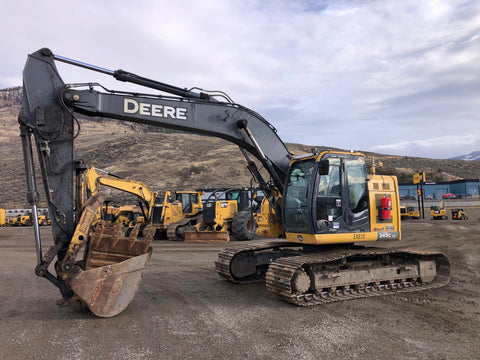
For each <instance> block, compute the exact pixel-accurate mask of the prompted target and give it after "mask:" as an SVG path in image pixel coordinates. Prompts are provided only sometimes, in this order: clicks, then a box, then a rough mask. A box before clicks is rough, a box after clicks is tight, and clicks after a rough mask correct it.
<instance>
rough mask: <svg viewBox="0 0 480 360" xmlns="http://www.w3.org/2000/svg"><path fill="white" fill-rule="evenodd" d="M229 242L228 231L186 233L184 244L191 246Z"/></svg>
mask: <svg viewBox="0 0 480 360" xmlns="http://www.w3.org/2000/svg"><path fill="white" fill-rule="evenodd" d="M229 241H230V236H229V235H228V231H209V230H206V231H186V232H185V242H186V243H192V244H226V243H228V242H229Z"/></svg>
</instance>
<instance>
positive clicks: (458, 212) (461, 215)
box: [452, 209, 468, 220]
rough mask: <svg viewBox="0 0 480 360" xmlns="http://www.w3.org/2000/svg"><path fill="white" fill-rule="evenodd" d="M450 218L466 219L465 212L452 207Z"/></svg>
mask: <svg viewBox="0 0 480 360" xmlns="http://www.w3.org/2000/svg"><path fill="white" fill-rule="evenodd" d="M452 220H468V216H467V213H466V212H465V211H463V209H452Z"/></svg>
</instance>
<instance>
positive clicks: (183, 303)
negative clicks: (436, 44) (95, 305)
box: [0, 210, 480, 359]
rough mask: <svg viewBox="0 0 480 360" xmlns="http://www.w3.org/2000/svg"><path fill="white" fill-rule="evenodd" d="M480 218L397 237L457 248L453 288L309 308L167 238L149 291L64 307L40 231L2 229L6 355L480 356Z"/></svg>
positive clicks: (414, 227)
mask: <svg viewBox="0 0 480 360" xmlns="http://www.w3.org/2000/svg"><path fill="white" fill-rule="evenodd" d="M469 216H470V220H468V221H463V222H462V221H457V222H454V221H452V220H445V221H430V220H425V221H413V220H412V221H408V222H404V223H403V227H402V228H403V241H402V242H401V243H395V244H392V243H390V244H387V245H388V246H396V247H398V246H403V247H415V248H421V249H436V250H440V251H443V252H445V253H446V254H447V255H448V256H449V258H450V259H451V261H452V263H453V269H452V279H451V282H450V283H449V284H448V285H447V286H446V287H444V288H442V289H436V290H429V291H424V292H416V293H412V294H408V295H397V296H387V297H381V298H370V299H363V300H355V301H345V302H339V303H333V304H328V305H322V306H318V307H314V308H299V307H295V306H293V305H290V304H287V303H284V302H282V301H280V300H278V299H276V298H274V297H272V296H270V294H269V293H268V292H267V290H266V289H265V288H264V286H263V285H262V284H253V285H243V286H240V285H233V284H230V283H228V282H227V281H224V280H221V279H220V278H219V277H218V276H217V274H216V273H215V271H214V265H213V262H214V260H215V258H216V253H217V251H218V250H219V249H221V248H222V246H221V245H193V244H183V243H172V242H155V243H154V245H153V247H154V253H153V257H152V261H151V263H150V265H149V267H148V269H147V271H146V274H145V278H144V281H143V283H142V285H141V287H140V291H139V292H138V294H137V296H136V297H135V299H134V301H133V302H132V303H131V304H130V306H129V308H128V309H127V310H126V311H124V312H123V313H121V314H120V315H119V316H117V317H114V318H110V319H100V318H95V317H94V316H93V315H91V314H90V313H87V312H83V313H81V312H76V311H74V310H73V309H71V308H65V307H59V306H57V305H56V301H57V300H58V299H59V298H60V294H59V292H58V291H57V290H56V289H55V288H54V286H53V285H50V283H48V282H47V281H46V280H45V279H42V278H38V277H36V276H35V275H34V273H33V268H34V264H35V262H36V256H35V251H34V242H33V234H32V233H33V231H32V229H31V228H0V284H1V289H2V290H1V293H0V349H1V352H0V359H227V358H228V359H320V358H321V359H474V358H478V356H479V355H478V354H479V353H480V342H479V341H478V334H479V332H480V271H479V268H480V237H479V233H480V221H479V217H480V210H476V211H472V210H470V211H469ZM42 234H43V239H44V240H47V243H48V244H50V242H49V241H48V240H49V237H50V229H49V228H42ZM46 245H47V244H45V248H46Z"/></svg>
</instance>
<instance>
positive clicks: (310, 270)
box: [215, 241, 450, 306]
mask: <svg viewBox="0 0 480 360" xmlns="http://www.w3.org/2000/svg"><path fill="white" fill-rule="evenodd" d="M215 267H216V270H217V272H218V273H219V274H220V275H221V276H223V277H225V278H226V279H228V280H229V281H232V282H234V283H239V284H242V283H249V282H257V281H265V282H266V286H267V289H268V290H269V291H271V292H272V293H274V294H276V295H277V296H279V297H280V298H281V299H283V300H285V301H287V302H290V303H293V304H295V305H298V306H312V305H318V304H323V303H329V302H335V301H341V300H349V299H356V298H366V297H371V296H382V295H388V294H396V293H401V292H410V291H417V290H424V289H431V288H437V287H441V286H444V285H446V284H447V283H448V281H449V279H450V262H449V261H448V259H447V257H446V256H445V255H444V254H442V253H439V252H431V251H420V250H411V249H386V248H376V247H364V246H358V245H349V246H342V247H321V246H316V247H313V246H309V247H302V246H299V244H294V243H289V242H287V241H259V242H254V243H250V244H247V245H243V244H242V245H238V246H233V247H229V248H226V249H224V250H223V251H221V252H220V253H219V255H218V259H217V261H216V262H215Z"/></svg>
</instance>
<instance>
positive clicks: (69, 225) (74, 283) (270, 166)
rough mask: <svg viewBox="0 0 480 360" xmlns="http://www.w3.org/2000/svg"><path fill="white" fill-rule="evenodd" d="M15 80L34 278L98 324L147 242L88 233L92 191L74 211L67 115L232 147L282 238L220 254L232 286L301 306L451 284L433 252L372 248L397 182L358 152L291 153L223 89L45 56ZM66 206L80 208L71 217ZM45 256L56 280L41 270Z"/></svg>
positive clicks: (116, 306)
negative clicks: (80, 74) (68, 68)
mask: <svg viewBox="0 0 480 360" xmlns="http://www.w3.org/2000/svg"><path fill="white" fill-rule="evenodd" d="M56 61H59V62H63V63H67V64H70V65H73V66H78V67H82V68H85V69H88V70H91V71H95V72H100V73H102V74H106V75H109V76H113V77H114V78H116V79H117V80H119V81H123V82H129V83H133V84H137V85H141V86H144V87H147V88H150V89H154V90H155V91H158V92H160V93H154V94H139V93H128V92H118V91H111V90H107V89H106V88H105V87H103V86H99V85H98V84H96V83H92V82H90V83H82V84H65V83H64V82H63V80H62V79H61V77H60V75H59V73H58V71H57V68H56V65H55V62H56ZM23 81H24V86H23V103H22V110H21V112H20V114H19V117H18V120H19V123H20V132H21V133H20V135H21V138H22V147H23V154H24V162H25V168H26V180H27V185H28V201H29V203H30V205H31V207H32V209H33V210H32V213H33V214H34V216H35V215H36V213H37V212H36V207H37V203H38V191H37V185H36V177H35V167H34V158H33V145H32V143H33V142H32V136H33V137H34V139H35V143H36V147H37V154H38V160H39V163H40V169H41V171H42V182H43V185H44V188H45V194H46V198H47V203H48V207H49V213H50V216H51V219H52V232H53V239H54V246H52V247H51V248H50V249H49V250H48V251H47V252H46V253H45V254H43V253H42V241H41V238H40V233H39V231H38V227H37V226H34V233H35V243H36V246H37V266H36V269H35V271H36V274H37V275H39V276H43V277H45V278H46V279H47V280H49V281H50V282H51V283H52V284H54V285H55V286H57V287H58V288H59V290H60V292H61V294H62V296H63V297H64V298H65V299H66V300H68V301H70V300H72V299H74V300H75V301H80V302H81V303H82V304H84V305H86V306H87V307H88V308H89V309H90V310H91V311H92V312H93V313H94V314H96V315H98V316H103V317H108V316H114V315H116V314H118V313H120V312H121V311H123V310H124V309H125V308H126V307H127V306H128V304H129V302H130V301H131V300H132V299H133V296H134V295H135V293H136V291H137V290H138V286H139V283H140V281H141V278H142V274H143V271H144V269H145V267H146V265H147V263H148V261H149V259H150V256H151V248H150V241H151V239H152V238H153V233H152V232H151V231H149V230H148V229H146V230H144V231H143V235H144V238H139V237H138V236H137V235H138V233H137V232H136V231H133V232H132V233H131V234H130V235H129V236H125V234H122V229H116V228H113V229H106V228H105V229H102V228H101V227H98V226H97V227H96V228H95V229H94V230H92V228H91V226H90V225H91V222H92V221H93V218H94V215H95V212H96V210H97V208H98V207H99V206H101V204H102V203H103V200H104V198H105V194H102V190H101V191H99V192H98V193H97V194H96V195H94V196H92V197H91V198H90V199H88V200H87V201H86V202H85V203H83V202H82V199H81V197H80V196H75V194H76V191H75V189H76V188H77V187H76V186H75V184H77V183H78V182H79V181H78V179H79V177H81V176H80V175H81V173H82V169H81V166H79V161H78V160H77V156H76V154H75V150H74V146H73V142H74V139H75V138H76V135H77V133H78V131H79V130H80V129H79V126H78V120H77V117H76V116H77V114H81V115H83V116H85V117H87V118H90V117H104V118H111V119H118V120H124V121H128V122H137V123H142V124H147V125H151V126H157V127H165V128H170V129H177V130H182V131H187V132H192V133H196V134H203V135H208V136H215V137H220V138H222V139H225V140H227V141H230V142H232V143H234V144H236V145H238V146H239V148H240V151H241V153H242V154H243V155H244V157H245V159H246V162H247V168H248V169H249V171H250V172H251V174H252V176H253V177H254V179H255V181H256V183H257V184H258V186H259V187H260V188H261V190H262V191H263V193H264V194H265V196H266V197H267V199H268V201H269V202H270V205H269V206H271V207H272V209H273V210H274V214H275V215H276V216H277V217H278V219H279V220H280V222H281V225H282V227H283V231H284V234H285V239H272V240H261V241H250V242H241V243H240V244H236V245H231V246H229V247H227V248H225V249H224V250H222V251H221V252H220V253H219V254H218V257H217V260H216V261H215V268H216V271H217V272H218V274H219V275H220V276H221V277H223V278H225V279H227V280H229V281H231V282H234V283H249V282H254V281H265V282H266V286H267V289H268V290H269V291H271V292H272V293H273V294H275V295H277V296H278V297H280V298H281V299H283V300H285V301H288V302H291V303H293V304H296V305H300V306H310V305H317V304H322V303H327V302H333V301H339V300H346V299H356V298H365V297H370V296H378V295H386V294H396V293H403V292H411V291H414V290H425V289H431V288H436V287H440V286H444V285H445V284H447V283H448V281H449V279H450V262H449V260H448V258H447V257H446V256H445V255H444V254H442V253H439V252H435V251H424V250H410V249H402V248H395V247H393V248H392V247H388V248H382V247H381V245H380V244H381V243H382V241H397V240H400V238H401V228H400V210H399V209H400V202H399V193H398V183H397V179H396V177H393V176H386V175H372V174H367V166H366V163H365V157H364V155H363V154H361V153H359V152H344V151H331V150H318V149H312V151H311V153H309V154H305V155H301V156H294V155H293V154H291V153H290V152H289V151H288V149H287V148H286V146H285V144H284V143H283V142H282V141H281V139H280V138H279V136H278V134H277V131H276V129H275V128H274V127H273V126H272V125H271V124H270V123H269V122H267V121H266V120H265V119H264V118H263V117H262V116H261V115H259V114H258V113H256V112H255V111H253V110H251V109H248V108H246V107H244V106H242V105H240V104H237V103H235V102H233V101H232V100H231V98H230V97H229V96H228V95H226V94H225V93H223V92H207V91H203V90H199V89H198V88H192V89H186V88H181V87H176V86H173V85H169V84H165V83H162V82H159V81H155V80H152V79H148V78H145V77H141V76H138V75H136V74H133V73H130V72H127V71H124V70H115V71H114V70H109V69H106V68H104V67H98V66H95V65H90V64H87V63H85V62H80V61H77V60H73V59H69V58H66V57H63V56H60V55H56V54H54V53H53V52H52V51H51V50H49V49H46V48H43V49H40V50H38V51H36V52H34V53H32V54H30V55H29V56H28V59H27V62H26V64H25V68H24V72H23ZM257 162H259V163H260V164H261V167H262V168H263V169H264V170H265V171H262V172H261V171H260V168H259V167H258V166H257ZM265 172H266V173H268V176H269V178H265V177H264V176H263V175H262V173H265ZM278 194H281V196H278ZM74 209H78V210H79V211H80V210H81V209H83V211H81V215H80V216H77V217H74V216H73V213H74ZM272 213H273V212H272ZM35 224H37V221H34V225H35ZM107 230H108V231H107ZM110 230H112V231H110ZM153 230H154V229H153ZM368 243H372V244H375V245H376V246H367V244H368ZM80 249H84V250H85V251H84V254H85V256H84V258H83V260H82V259H78V260H77V255H78V254H79V253H80ZM100 250H101V251H100ZM54 259H56V265H55V268H54V269H55V275H54V274H52V273H51V272H50V270H49V265H50V264H51V263H52V261H53V260H54Z"/></svg>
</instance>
